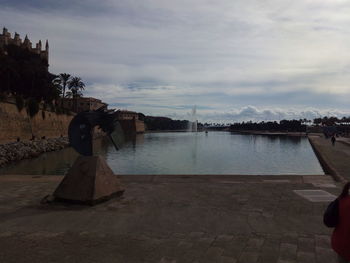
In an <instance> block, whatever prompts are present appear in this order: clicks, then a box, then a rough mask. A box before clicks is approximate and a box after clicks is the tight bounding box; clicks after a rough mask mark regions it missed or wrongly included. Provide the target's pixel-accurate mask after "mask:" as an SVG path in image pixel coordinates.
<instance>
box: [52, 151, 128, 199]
mask: <svg viewBox="0 0 350 263" xmlns="http://www.w3.org/2000/svg"><path fill="white" fill-rule="evenodd" d="M123 192H124V188H123V187H122V185H121V183H120V181H119V179H118V177H117V176H116V175H115V174H114V173H113V171H112V170H111V168H110V167H109V166H108V164H107V163H106V161H105V160H104V159H102V158H101V157H100V156H79V157H78V158H77V160H76V161H75V162H74V164H73V166H72V167H71V168H70V169H69V171H68V173H67V174H66V175H65V177H64V178H63V180H62V181H61V183H60V184H59V186H58V187H57V188H56V190H55V192H54V194H53V196H54V198H55V200H56V201H64V202H69V203H75V204H88V205H95V204H97V203H101V202H103V201H107V200H109V199H111V198H112V197H115V196H120V195H122V194H123Z"/></svg>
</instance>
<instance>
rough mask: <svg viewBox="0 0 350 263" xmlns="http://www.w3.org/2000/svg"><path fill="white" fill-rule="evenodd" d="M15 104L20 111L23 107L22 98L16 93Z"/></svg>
mask: <svg viewBox="0 0 350 263" xmlns="http://www.w3.org/2000/svg"><path fill="white" fill-rule="evenodd" d="M16 106H17V109H18V111H19V112H20V111H21V110H22V109H23V107H24V99H23V98H22V96H20V95H17V96H16Z"/></svg>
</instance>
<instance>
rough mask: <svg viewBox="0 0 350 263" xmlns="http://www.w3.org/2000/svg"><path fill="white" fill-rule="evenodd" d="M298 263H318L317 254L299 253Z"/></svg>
mask: <svg viewBox="0 0 350 263" xmlns="http://www.w3.org/2000/svg"><path fill="white" fill-rule="evenodd" d="M297 262H298V263H315V262H316V256H315V253H311V252H303V251H298V253H297Z"/></svg>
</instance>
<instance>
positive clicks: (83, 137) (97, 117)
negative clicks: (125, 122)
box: [68, 107, 121, 156]
mask: <svg viewBox="0 0 350 263" xmlns="http://www.w3.org/2000/svg"><path fill="white" fill-rule="evenodd" d="M114 113H115V112H114V110H107V109H106V108H105V107H101V108H99V109H97V110H95V111H84V112H81V113H79V114H77V115H76V116H75V117H74V118H73V120H72V121H71V123H70V124H69V127H68V137H69V143H70V145H71V146H72V147H73V148H74V149H75V150H76V151H77V152H78V153H80V154H81V155H84V156H92V155H93V131H94V128H95V127H96V126H99V127H100V128H101V130H102V131H103V132H105V133H106V134H107V136H108V137H109V139H110V140H111V141H112V143H113V145H114V147H115V149H116V150H117V151H118V150H119V148H118V146H117V143H116V141H115V139H113V138H117V137H118V133H120V131H121V128H120V124H119V122H118V121H117V120H115V115H114Z"/></svg>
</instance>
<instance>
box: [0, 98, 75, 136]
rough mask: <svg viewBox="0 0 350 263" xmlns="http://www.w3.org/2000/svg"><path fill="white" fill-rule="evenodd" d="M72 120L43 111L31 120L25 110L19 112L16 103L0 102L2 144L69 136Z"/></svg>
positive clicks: (69, 117) (70, 117)
mask: <svg viewBox="0 0 350 263" xmlns="http://www.w3.org/2000/svg"><path fill="white" fill-rule="evenodd" d="M43 112H44V113H43ZM72 118H73V116H71V115H65V114H56V113H55V112H50V111H43V110H39V112H38V113H37V114H36V115H35V116H34V117H33V118H30V116H29V115H28V114H27V112H26V109H25V108H24V109H22V110H21V112H19V111H18V109H17V106H16V104H15V103H12V102H1V101H0V143H6V142H11V141H15V140H16V139H17V138H20V139H21V140H28V139H31V138H32V136H33V135H34V136H35V137H36V138H41V137H43V136H45V137H46V138H55V137H60V136H67V132H68V125H69V123H70V121H71V119H72Z"/></svg>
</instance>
